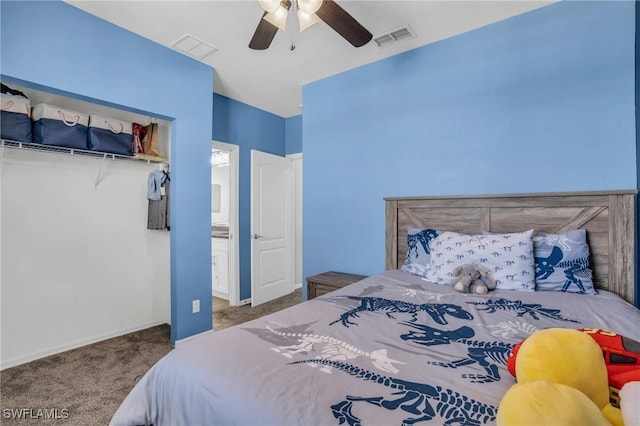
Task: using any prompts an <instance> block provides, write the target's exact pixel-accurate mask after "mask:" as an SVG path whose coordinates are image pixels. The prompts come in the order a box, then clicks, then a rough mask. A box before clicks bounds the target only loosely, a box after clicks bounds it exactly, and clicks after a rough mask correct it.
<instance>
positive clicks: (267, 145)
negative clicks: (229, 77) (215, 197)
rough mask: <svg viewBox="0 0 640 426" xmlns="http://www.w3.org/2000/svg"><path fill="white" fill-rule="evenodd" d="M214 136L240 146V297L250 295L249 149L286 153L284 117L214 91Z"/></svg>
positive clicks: (276, 153)
mask: <svg viewBox="0 0 640 426" xmlns="http://www.w3.org/2000/svg"><path fill="white" fill-rule="evenodd" d="M212 134H213V139H214V140H216V141H220V142H227V143H231V144H234V145H238V146H240V171H239V173H240V182H239V183H238V186H239V191H240V200H239V204H240V205H239V210H240V224H239V230H238V232H239V233H240V256H239V260H240V265H239V267H240V299H241V300H242V299H248V298H249V297H251V239H250V236H251V150H252V149H256V150H259V151H263V152H268V153H270V154H275V155H285V119H284V118H282V117H280V116H277V115H274V114H271V113H268V112H265V111H263V110H261V109H258V108H255V107H252V106H249V105H247V104H244V103H242V102H238V101H235V100H233V99H229V98H227V97H225V96H221V95H218V94H213V132H212Z"/></svg>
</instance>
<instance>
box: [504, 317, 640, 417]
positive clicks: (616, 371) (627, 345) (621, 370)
mask: <svg viewBox="0 0 640 426" xmlns="http://www.w3.org/2000/svg"><path fill="white" fill-rule="evenodd" d="M578 330H579V331H582V332H583V333H585V334H588V335H589V336H591V337H592V338H593V339H594V340H595V341H596V343H598V344H599V345H600V347H601V348H602V356H604V362H605V364H606V366H607V376H608V378H609V389H610V393H611V404H613V405H614V406H616V407H620V401H619V397H618V392H619V391H620V389H621V388H622V386H624V384H625V383H628V382H634V381H640V342H637V341H635V340H633V339H630V338H628V337H624V336H621V335H619V334H618V333H614V332H612V331H607V330H602V329H599V328H580V329H578ZM521 345H522V342H520V343H518V344H517V345H516V346H514V347H513V349H511V353H510V354H509V358H508V359H507V369H508V370H509V373H511V375H512V376H514V377H515V376H516V359H517V357H518V350H519V349H520V346H521Z"/></svg>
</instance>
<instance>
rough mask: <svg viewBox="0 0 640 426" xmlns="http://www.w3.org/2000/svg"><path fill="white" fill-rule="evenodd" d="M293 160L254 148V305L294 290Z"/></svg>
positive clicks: (252, 171) (252, 154) (252, 169)
mask: <svg viewBox="0 0 640 426" xmlns="http://www.w3.org/2000/svg"><path fill="white" fill-rule="evenodd" d="M291 192H292V191H291V160H289V159H288V158H285V157H279V156H277V155H272V154H267V153H264V152H261V151H255V150H252V151H251V305H252V306H256V305H259V304H261V303H264V302H268V301H269V300H272V299H275V298H277V297H280V296H284V295H286V294H289V293H291V292H292V291H293V249H292V247H293V238H292V233H293V221H292V211H293V208H292V204H291V203H292V200H291V198H292V197H291Z"/></svg>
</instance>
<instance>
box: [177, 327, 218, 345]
mask: <svg viewBox="0 0 640 426" xmlns="http://www.w3.org/2000/svg"><path fill="white" fill-rule="evenodd" d="M209 333H213V330H207V331H203V332H202V333H198V334H194V335H193V336H189V337H185V338H184V339H180V340H176V343H175V345H173V346H175V347H176V348H177V347H178V346H180V345H184V344H185V343H187V342H189V341H191V340H193V339H197V338H198V337H200V336H204V335H205V334H209Z"/></svg>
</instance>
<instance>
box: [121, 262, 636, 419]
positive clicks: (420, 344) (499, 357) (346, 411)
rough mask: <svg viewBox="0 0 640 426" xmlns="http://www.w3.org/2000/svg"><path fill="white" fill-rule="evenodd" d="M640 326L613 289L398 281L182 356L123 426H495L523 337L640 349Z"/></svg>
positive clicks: (363, 286) (161, 373)
mask: <svg viewBox="0 0 640 426" xmlns="http://www.w3.org/2000/svg"><path fill="white" fill-rule="evenodd" d="M639 323H640V311H638V310H637V309H636V308H634V307H632V306H631V305H629V304H628V303H626V302H624V301H623V300H622V299H620V298H619V297H617V296H615V295H614V294H612V293H609V292H606V291H600V292H599V294H598V295H579V294H569V293H559V292H516V291H499V290H498V291H493V292H491V293H490V294H489V295H487V296H475V295H462V294H458V293H455V292H454V291H453V290H452V289H451V288H450V287H449V286H443V285H435V284H432V283H429V282H426V281H424V280H423V279H421V278H420V277H417V276H414V275H411V274H409V273H407V272H402V271H387V272H385V273H383V274H380V275H375V276H371V277H369V278H367V279H365V280H363V281H360V282H358V283H355V284H352V285H350V286H348V287H345V288H343V289H340V290H338V291H335V292H332V293H329V294H326V295H324V296H322V297H319V298H316V299H314V300H311V301H308V302H304V303H301V304H299V305H296V306H293V307H291V308H288V309H285V310H283V311H280V312H277V313H274V314H271V315H267V316H265V317H262V318H260V319H257V320H254V321H251V322H247V323H245V324H241V325H238V326H235V327H232V328H229V329H224V330H221V331H219V332H215V333H210V334H208V335H205V336H202V337H200V338H198V339H195V340H193V341H191V342H189V343H186V344H184V345H181V346H179V347H178V348H176V349H174V350H173V351H171V352H170V353H169V354H167V356H165V357H164V358H163V359H161V360H160V361H159V362H158V363H157V364H156V365H155V366H153V367H152V368H151V369H150V370H149V371H148V372H147V374H146V375H145V376H144V377H143V378H142V379H141V380H140V382H139V383H138V384H137V385H136V386H135V388H134V389H133V390H132V391H131V393H130V394H129V395H128V396H127V398H126V399H125V400H124V402H123V403H122V405H121V406H120V408H119V409H118V411H117V412H116V413H115V415H114V417H113V419H112V423H111V424H113V425H150V424H153V425H155V426H163V425H171V426H175V425H214V424H215V425H227V424H237V425H274V426H276V425H278V426H280V425H339V424H344V425H360V424H362V425H385V426H389V425H398V426H401V425H411V424H424V425H429V424H435V425H442V424H446V425H484V424H494V423H495V417H496V411H497V407H498V404H499V402H500V400H501V398H502V395H503V394H504V393H505V391H506V390H507V389H508V388H509V387H510V386H511V385H513V384H514V383H515V379H514V378H513V377H512V376H511V375H510V374H509V373H508V371H507V369H506V360H507V356H508V354H509V351H510V349H511V348H512V347H513V345H515V344H516V343H518V342H519V341H520V340H522V339H524V338H526V337H527V336H529V335H530V334H531V333H533V332H534V331H536V330H538V329H542V328H548V327H570V328H605V329H608V330H611V331H616V332H618V333H620V334H623V335H626V336H628V337H630V338H632V339H635V340H640V329H638V327H637V325H638V324H639Z"/></svg>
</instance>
